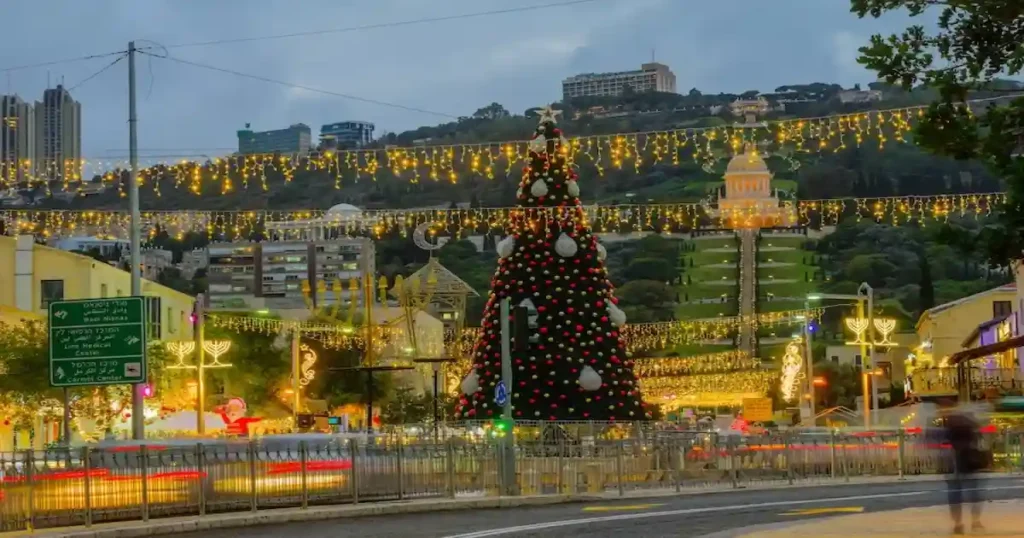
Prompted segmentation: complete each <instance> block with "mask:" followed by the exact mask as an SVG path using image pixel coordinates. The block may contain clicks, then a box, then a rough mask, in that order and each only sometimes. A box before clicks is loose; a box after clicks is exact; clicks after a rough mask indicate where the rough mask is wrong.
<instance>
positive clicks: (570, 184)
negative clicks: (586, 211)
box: [565, 179, 580, 198]
mask: <svg viewBox="0 0 1024 538" xmlns="http://www.w3.org/2000/svg"><path fill="white" fill-rule="evenodd" d="M565 190H566V192H568V193H569V196H572V197H574V198H579V197H580V184H579V183H576V180H575V179H570V180H569V181H566V182H565Z"/></svg>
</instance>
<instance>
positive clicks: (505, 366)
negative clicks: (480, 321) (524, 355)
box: [498, 297, 521, 495]
mask: <svg viewBox="0 0 1024 538" xmlns="http://www.w3.org/2000/svg"><path fill="white" fill-rule="evenodd" d="M498 312H499V314H498V315H499V316H500V317H501V325H500V327H501V383H503V384H504V385H505V391H506V394H507V396H506V397H505V401H504V402H503V403H502V409H501V415H502V419H503V421H504V422H505V423H506V424H508V430H507V431H506V432H505V437H503V438H502V439H501V443H502V444H501V447H502V465H501V469H502V485H503V486H504V490H505V491H504V493H505V495H515V494H516V483H515V482H516V454H515V446H516V442H515V430H516V428H515V419H514V418H513V417H512V392H513V390H514V388H513V386H512V343H511V339H512V330H511V324H510V323H509V316H510V315H511V312H510V308H509V299H508V297H506V298H504V299H502V301H501V304H500V306H499V310H498ZM517 344H518V345H521V343H517Z"/></svg>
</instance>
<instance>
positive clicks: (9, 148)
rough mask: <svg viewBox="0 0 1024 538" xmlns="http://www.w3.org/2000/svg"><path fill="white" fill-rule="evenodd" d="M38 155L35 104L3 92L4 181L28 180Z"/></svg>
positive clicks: (0, 169)
mask: <svg viewBox="0 0 1024 538" xmlns="http://www.w3.org/2000/svg"><path fill="white" fill-rule="evenodd" d="M35 158H36V113H35V107H34V106H32V103H26V102H25V101H22V100H21V98H20V97H18V96H17V95H0V182H8V183H14V182H22V181H28V180H29V179H30V178H31V177H32V176H34V175H35V172H34V170H35V169H34V166H33V165H34V163H35Z"/></svg>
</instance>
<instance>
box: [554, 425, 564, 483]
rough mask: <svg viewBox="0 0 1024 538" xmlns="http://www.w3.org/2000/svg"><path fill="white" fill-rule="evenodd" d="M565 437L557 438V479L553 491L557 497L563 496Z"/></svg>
mask: <svg viewBox="0 0 1024 538" xmlns="http://www.w3.org/2000/svg"><path fill="white" fill-rule="evenodd" d="M564 475H565V437H564V436H561V435H560V436H558V478H557V480H556V481H555V491H556V492H557V493H558V494H559V495H563V494H565V491H564V488H565V476H564Z"/></svg>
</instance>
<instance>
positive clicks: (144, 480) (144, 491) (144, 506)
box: [139, 445, 149, 521]
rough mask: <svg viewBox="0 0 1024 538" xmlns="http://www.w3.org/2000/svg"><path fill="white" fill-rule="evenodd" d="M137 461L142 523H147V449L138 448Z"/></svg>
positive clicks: (145, 447) (143, 446)
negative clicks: (139, 477) (140, 481)
mask: <svg viewBox="0 0 1024 538" xmlns="http://www.w3.org/2000/svg"><path fill="white" fill-rule="evenodd" d="M139 459H140V460H141V463H140V467H142V469H141V471H140V472H141V474H142V521H149V447H148V446H146V445H142V446H141V447H139Z"/></svg>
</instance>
